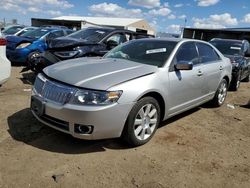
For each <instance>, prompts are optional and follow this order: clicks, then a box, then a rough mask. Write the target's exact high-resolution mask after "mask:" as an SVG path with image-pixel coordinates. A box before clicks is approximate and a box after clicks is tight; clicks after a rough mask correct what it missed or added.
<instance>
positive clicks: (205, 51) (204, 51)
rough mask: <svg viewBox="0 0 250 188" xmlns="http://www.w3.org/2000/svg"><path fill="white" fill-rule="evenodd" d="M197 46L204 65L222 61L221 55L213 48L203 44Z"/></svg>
mask: <svg viewBox="0 0 250 188" xmlns="http://www.w3.org/2000/svg"><path fill="white" fill-rule="evenodd" d="M196 45H197V48H198V52H199V57H200V59H201V62H202V63H208V62H212V61H218V60H219V59H220V57H219V55H218V54H217V53H216V52H215V50H214V49H213V48H212V47H211V46H209V45H207V44H203V43H196Z"/></svg>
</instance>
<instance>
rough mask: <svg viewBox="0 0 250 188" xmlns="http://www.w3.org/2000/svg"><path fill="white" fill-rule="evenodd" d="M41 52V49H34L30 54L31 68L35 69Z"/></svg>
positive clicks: (29, 64)
mask: <svg viewBox="0 0 250 188" xmlns="http://www.w3.org/2000/svg"><path fill="white" fill-rule="evenodd" d="M40 55H41V53H40V52H39V51H34V52H31V53H30V54H29V55H28V66H29V67H30V69H31V70H33V71H34V68H35V66H36V63H37V60H38V58H39V57H40Z"/></svg>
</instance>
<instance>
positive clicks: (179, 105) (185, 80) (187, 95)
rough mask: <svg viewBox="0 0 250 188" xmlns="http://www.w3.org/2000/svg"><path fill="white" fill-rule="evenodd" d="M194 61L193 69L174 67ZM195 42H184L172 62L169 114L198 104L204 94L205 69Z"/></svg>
mask: <svg viewBox="0 0 250 188" xmlns="http://www.w3.org/2000/svg"><path fill="white" fill-rule="evenodd" d="M184 61H185V62H192V63H193V69H192V70H175V69H174V68H173V67H174V65H175V64H178V63H180V62H182V63H183V62H184ZM202 69H203V68H202V64H201V63H200V61H199V55H198V51H197V48H196V45H195V43H194V42H186V43H184V44H182V45H181V46H180V47H179V49H178V51H177V53H176V55H175V57H174V59H173V62H172V63H171V66H170V70H169V95H170V96H171V99H170V100H169V101H168V102H169V104H170V108H169V115H174V114H175V113H178V112H180V111H185V109H187V108H189V107H191V106H194V105H197V104H198V103H199V102H201V101H202V97H203V95H204V91H203V85H204V78H203V74H202V72H203V70H202Z"/></svg>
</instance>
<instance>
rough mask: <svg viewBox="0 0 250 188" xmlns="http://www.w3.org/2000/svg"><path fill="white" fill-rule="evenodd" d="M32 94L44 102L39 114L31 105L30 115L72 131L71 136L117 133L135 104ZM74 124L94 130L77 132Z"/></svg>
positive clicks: (88, 137)
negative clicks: (47, 98)
mask: <svg viewBox="0 0 250 188" xmlns="http://www.w3.org/2000/svg"><path fill="white" fill-rule="evenodd" d="M33 97H35V98H36V99H37V100H39V101H40V102H41V103H43V107H44V110H43V113H42V114H37V112H36V111H35V110H34V109H32V108H31V111H32V113H33V115H34V116H35V117H36V118H37V119H38V120H39V121H41V122H42V123H44V124H46V125H48V126H50V127H52V128H54V129H57V130H59V131H62V132H65V133H68V134H71V135H72V136H73V137H76V138H80V139H86V140H97V139H105V138H117V137H120V136H121V133H122V130H123V127H124V125H125V122H126V119H127V116H128V113H129V112H130V110H131V109H132V106H133V105H134V103H130V104H118V103H115V104H112V105H108V106H79V105H72V104H65V105H59V104H56V103H53V102H49V101H44V99H43V98H41V97H39V96H36V95H33ZM31 107H32V104H31ZM77 125H87V126H92V127H93V131H92V132H91V133H90V134H80V133H77V131H75V127H76V126H77Z"/></svg>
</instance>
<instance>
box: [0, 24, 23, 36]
mask: <svg viewBox="0 0 250 188" xmlns="http://www.w3.org/2000/svg"><path fill="white" fill-rule="evenodd" d="M22 28H23V27H18V26H17V27H9V28H7V29H6V30H3V31H2V32H3V33H4V34H5V35H12V34H15V33H16V32H18V31H20V30H21V29H22Z"/></svg>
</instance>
